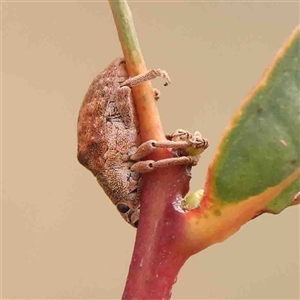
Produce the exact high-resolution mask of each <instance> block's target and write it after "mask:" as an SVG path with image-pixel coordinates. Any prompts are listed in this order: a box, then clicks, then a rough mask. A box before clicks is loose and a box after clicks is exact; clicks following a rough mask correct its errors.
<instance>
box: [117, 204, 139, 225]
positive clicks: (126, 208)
mask: <svg viewBox="0 0 300 300" xmlns="http://www.w3.org/2000/svg"><path fill="white" fill-rule="evenodd" d="M116 207H117V210H118V211H119V213H120V214H121V216H122V217H123V219H124V220H125V221H126V222H127V223H129V224H130V225H131V226H133V227H135V228H137V227H138V223H139V216H140V205H138V206H137V207H134V206H132V205H131V203H128V202H125V201H121V202H119V203H118V204H117V205H116Z"/></svg>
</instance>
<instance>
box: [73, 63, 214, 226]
mask: <svg viewBox="0 0 300 300" xmlns="http://www.w3.org/2000/svg"><path fill="white" fill-rule="evenodd" d="M156 77H163V78H164V79H165V81H166V82H165V85H168V84H170V78H169V76H168V74H167V72H166V71H163V70H160V69H156V70H149V71H147V72H146V73H144V74H140V75H137V76H134V77H129V75H128V71H127V68H126V63H125V60H124V59H123V58H118V59H116V60H114V61H113V62H112V63H111V64H110V65H109V66H108V67H107V68H106V69H105V70H104V71H103V72H101V73H100V74H98V75H97V76H96V78H95V79H94V80H93V81H92V83H91V85H90V87H89V89H88V91H87V93H86V95H85V98H84V100H83V103H82V105H81V108H80V111H79V117H78V126H77V137H78V153H77V157H78V160H79V162H80V163H81V164H82V165H83V166H85V167H86V168H87V169H88V170H90V171H91V172H92V173H93V174H94V176H95V177H96V179H97V181H98V183H99V184H100V185H101V187H102V188H103V190H104V192H105V193H106V194H107V196H108V197H109V198H110V199H111V201H112V202H113V204H115V205H116V208H117V210H118V211H119V212H120V214H121V215H122V217H123V218H124V219H125V220H126V222H128V223H129V224H131V225H132V226H134V227H137V226H138V221H139V212H140V188H141V183H142V180H141V179H142V178H141V174H142V173H145V172H151V171H153V170H155V169H157V168H163V167H166V166H170V165H178V164H184V165H187V166H192V165H196V164H197V162H198V159H199V154H200V153H201V152H202V151H203V150H204V149H206V148H207V147H208V142H207V140H206V139H204V138H202V137H201V134H200V133H199V132H196V133H195V134H194V135H192V134H191V133H189V132H188V131H185V130H182V129H180V130H177V131H176V132H175V133H173V134H171V135H168V136H166V138H167V140H166V141H162V142H158V141H155V140H150V141H147V142H145V143H142V144H141V143H140V131H139V122H138V119H137V115H136V110H135V106H134V102H133V98H132V95H131V87H132V86H135V85H138V84H140V83H142V82H145V81H148V80H151V79H154V78H156ZM153 93H154V97H155V98H156V99H157V98H158V97H159V92H158V91H157V90H154V91H153ZM159 147H161V148H169V149H170V150H171V151H172V153H173V157H171V158H166V159H162V160H159V161H152V160H145V161H141V160H140V159H142V158H143V157H145V156H147V155H148V154H150V153H151V152H152V151H155V150H156V149H157V148H159ZM186 149H189V151H191V149H192V152H193V153H192V154H190V155H189V151H187V150H186Z"/></svg>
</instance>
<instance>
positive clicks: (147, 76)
mask: <svg viewBox="0 0 300 300" xmlns="http://www.w3.org/2000/svg"><path fill="white" fill-rule="evenodd" d="M156 77H162V78H164V79H165V80H166V82H165V84H164V85H165V86H167V85H169V84H170V83H171V80H170V77H169V75H168V73H167V72H166V71H164V70H161V69H156V70H154V69H153V70H149V71H147V72H145V73H143V74H139V75H136V76H134V77H130V78H128V79H127V80H125V81H124V82H122V83H121V86H129V87H132V86H135V85H138V84H140V83H142V82H145V81H148V80H152V79H154V78H156Z"/></svg>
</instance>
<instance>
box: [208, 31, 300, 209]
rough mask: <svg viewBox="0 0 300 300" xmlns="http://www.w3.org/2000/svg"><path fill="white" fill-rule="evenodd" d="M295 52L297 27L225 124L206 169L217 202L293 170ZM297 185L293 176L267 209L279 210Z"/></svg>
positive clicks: (297, 90) (299, 85)
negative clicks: (207, 169)
mask: <svg viewBox="0 0 300 300" xmlns="http://www.w3.org/2000/svg"><path fill="white" fill-rule="evenodd" d="M299 51H300V32H299V29H297V30H296V31H295V32H294V34H293V35H292V37H291V38H290V39H289V41H288V42H287V43H286V45H285V46H284V47H283V49H282V50H281V51H280V52H279V53H278V55H277V57H276V59H275V61H274V64H273V65H272V66H271V68H270V69H269V70H268V71H267V72H266V74H265V76H264V77H263V79H262V81H261V82H260V84H259V85H258V87H257V88H256V89H255V90H254V91H253V92H252V93H251V94H250V96H249V97H248V98H247V99H246V101H245V103H244V104H243V106H242V107H241V109H240V110H239V111H238V112H237V114H236V115H235V116H234V118H233V120H232V122H231V123H230V126H229V128H228V130H227V132H226V134H225V136H224V137H223V140H222V142H221V145H220V147H219V150H218V154H217V156H216V158H215V160H214V162H213V165H212V168H211V179H210V180H211V185H210V186H211V189H212V190H211V192H213V195H214V198H216V199H218V200H219V201H220V202H221V203H223V204H225V203H235V202H240V201H242V200H246V199H249V197H251V196H255V195H259V194H261V193H263V192H264V191H266V190H267V189H268V188H270V187H276V186H278V185H279V184H280V183H281V182H283V181H284V180H285V179H287V178H288V177H289V176H291V174H293V173H294V172H295V171H296V170H297V169H299V153H300V151H299V145H300V140H299V137H300V134H299V128H300V118H299V111H300V101H299V97H300V81H299V72H300V60H299V53H300V52H299ZM298 190H299V180H293V184H292V185H291V186H290V188H287V187H286V188H285V192H284V193H282V195H281V196H278V197H277V198H276V199H274V202H272V203H270V204H269V208H270V209H272V210H274V211H280V210H282V209H284V208H285V207H286V206H288V205H289V204H290V203H291V201H292V197H291V195H294V194H295V193H296V192H297V191H298Z"/></svg>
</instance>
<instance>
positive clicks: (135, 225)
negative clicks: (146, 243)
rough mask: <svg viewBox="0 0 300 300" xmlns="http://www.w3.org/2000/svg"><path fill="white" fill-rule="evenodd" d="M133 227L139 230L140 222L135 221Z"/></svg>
mask: <svg viewBox="0 0 300 300" xmlns="http://www.w3.org/2000/svg"><path fill="white" fill-rule="evenodd" d="M133 226H134V227H135V228H138V226H139V220H137V221H135V222H134V224H133Z"/></svg>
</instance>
